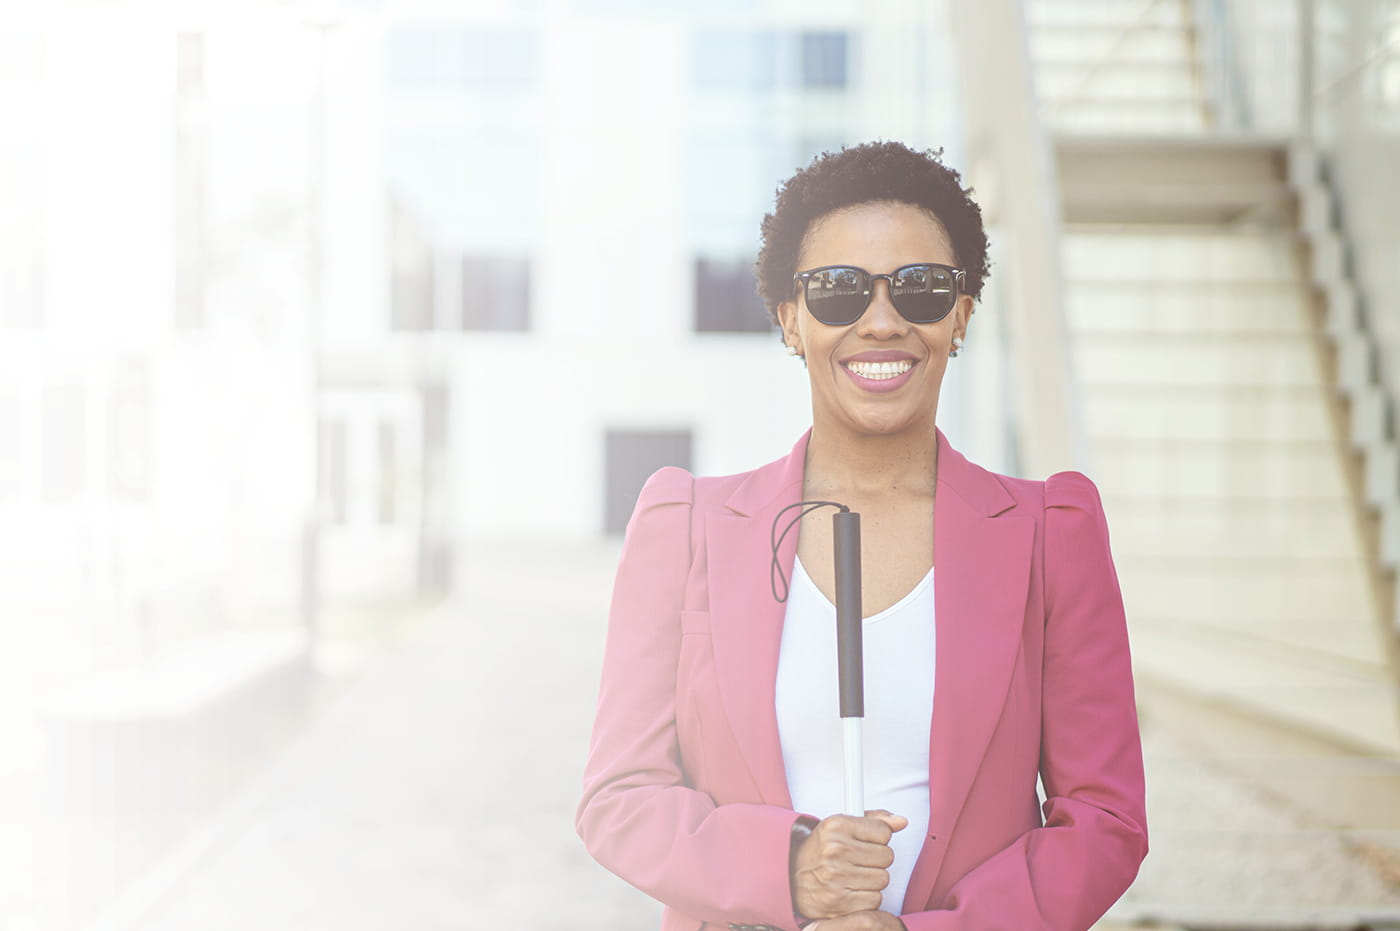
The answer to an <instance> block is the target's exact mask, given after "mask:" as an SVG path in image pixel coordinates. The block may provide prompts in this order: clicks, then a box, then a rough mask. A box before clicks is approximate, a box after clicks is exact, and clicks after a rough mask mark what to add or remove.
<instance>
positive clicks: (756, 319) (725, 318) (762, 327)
mask: <svg viewBox="0 0 1400 931" xmlns="http://www.w3.org/2000/svg"><path fill="white" fill-rule="evenodd" d="M756 284H757V282H756V281H755V280H754V274H753V263H752V262H750V261H735V260H732V259H696V260H695V329H696V331H697V332H700V333H767V332H769V331H770V330H772V329H773V324H772V323H771V322H769V320H768V311H767V309H766V308H765V307H764V306H763V302H762V301H761V300H759V298H758V293H757V292H756V291H755V290H754V288H755V287H756Z"/></svg>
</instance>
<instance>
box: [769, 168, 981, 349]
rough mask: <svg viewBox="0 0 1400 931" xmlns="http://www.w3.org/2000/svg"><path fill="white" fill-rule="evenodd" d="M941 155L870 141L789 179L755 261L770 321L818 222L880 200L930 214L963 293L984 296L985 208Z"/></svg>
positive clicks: (775, 318)
mask: <svg viewBox="0 0 1400 931" xmlns="http://www.w3.org/2000/svg"><path fill="white" fill-rule="evenodd" d="M942 157H943V150H942V149H928V150H925V151H922V152H920V151H916V150H914V149H911V148H909V147H908V146H906V145H904V144H903V143H899V142H867V143H863V144H862V145H857V146H847V147H844V148H842V149H841V150H840V151H838V152H823V153H822V154H821V155H818V156H816V157H815V158H813V159H812V162H811V164H809V165H808V166H807V167H806V168H803V169H801V170H799V171H798V172H797V174H795V175H793V176H792V177H791V178H789V179H788V180H787V181H786V182H784V183H783V185H782V187H780V188H778V193H777V202H776V204H775V205H774V207H773V212H772V213H769V214H766V215H765V216H764V217H763V244H762V246H761V248H760V249H759V252H758V261H757V262H756V263H755V264H754V272H755V274H757V276H758V296H759V297H761V298H762V299H763V304H764V306H765V307H767V308H768V316H769V318H771V319H772V321H773V322H774V323H775V324H776V323H777V322H778V305H779V304H781V303H782V302H783V301H786V300H788V299H789V298H790V297H791V296H792V291H793V284H792V276H793V275H794V274H796V273H797V256H798V253H800V252H801V251H802V243H803V240H804V239H805V238H806V236H807V234H808V232H809V231H810V230H811V228H812V224H813V223H814V222H816V221H817V220H819V219H821V218H822V217H824V216H826V215H827V214H829V213H831V212H832V211H833V210H839V209H841V208H842V207H851V206H855V205H856V204H866V203H871V202H874V201H898V202H901V203H906V204H912V205H914V206H916V207H923V208H924V209H926V210H928V211H929V212H931V213H932V214H933V216H934V217H935V218H936V219H937V220H938V222H939V223H941V224H942V225H943V229H944V230H945V231H946V232H947V234H948V239H949V240H950V242H951V243H952V246H953V256H954V261H955V262H957V263H958V264H959V265H960V266H961V267H962V268H964V269H966V271H967V279H966V284H965V287H964V291H965V292H966V293H967V294H970V295H972V297H973V298H977V297H980V296H981V294H982V283H983V282H984V281H986V279H987V274H988V265H987V232H986V230H985V229H983V227H982V209H981V208H980V207H978V206H977V204H976V203H974V202H973V200H972V198H971V196H970V195H971V193H972V189H971V188H963V186H962V178H961V176H960V175H959V174H958V173H957V172H956V171H954V170H953V169H951V168H949V167H948V166H946V165H944V164H943V162H942V161H941V159H942Z"/></svg>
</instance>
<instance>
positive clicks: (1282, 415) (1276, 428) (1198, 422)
mask: <svg viewBox="0 0 1400 931" xmlns="http://www.w3.org/2000/svg"><path fill="white" fill-rule="evenodd" d="M1084 409H1085V424H1086V427H1087V429H1088V431H1089V435H1090V436H1091V438H1093V439H1094V440H1095V441H1096V442H1098V441H1104V442H1115V441H1117V442H1123V441H1139V442H1168V443H1179V442H1183V441H1185V442H1192V441H1202V440H1211V441H1221V440H1246V441H1249V440H1266V441H1288V440H1292V441H1311V442H1317V443H1327V442H1331V440H1332V436H1333V433H1332V431H1333V426H1332V418H1331V414H1330V412H1329V410H1328V407H1327V405H1326V404H1325V403H1323V402H1322V401H1321V399H1319V400H1317V401H1314V402H1313V403H1301V404H1300V403H1299V402H1297V401H1294V400H1288V399H1281V400H1275V401H1272V402H1271V401H1267V400H1266V401H1256V400H1250V399H1244V400H1232V401H1230V402H1229V403H1221V402H1218V401H1204V402H1203V401H1201V400H1199V399H1180V398H1177V397H1174V396H1171V395H1166V396H1162V395H1161V393H1160V392H1159V393H1158V397H1157V398H1155V399H1154V400H1152V401H1149V402H1144V401H1142V400H1141V399H1136V398H1123V397H1120V396H1118V395H1116V394H1112V393H1099V392H1094V393H1092V394H1090V395H1089V396H1087V397H1085V398H1084Z"/></svg>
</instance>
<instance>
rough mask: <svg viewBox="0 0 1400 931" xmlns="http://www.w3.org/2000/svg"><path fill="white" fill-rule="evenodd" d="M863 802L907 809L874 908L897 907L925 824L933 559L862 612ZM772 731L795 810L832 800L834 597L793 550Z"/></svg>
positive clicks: (835, 757) (818, 811) (835, 792)
mask: <svg viewBox="0 0 1400 931" xmlns="http://www.w3.org/2000/svg"><path fill="white" fill-rule="evenodd" d="M863 626H864V633H865V642H864V644H863V647H862V650H863V652H864V660H865V662H864V666H865V723H864V724H863V725H862V727H863V729H864V744H865V746H864V750H865V807H866V808H867V809H872V808H884V809H887V810H889V811H892V812H894V813H895V814H897V815H903V816H904V817H906V818H908V819H909V826H908V827H906V828H905V829H904V830H902V831H898V832H896V833H895V835H894V836H893V837H892V838H891V839H890V847H891V849H892V850H893V851H894V863H893V864H892V865H891V866H890V884H889V885H888V886H887V887H885V891H884V896H883V899H882V901H881V903H880V908H882V909H883V910H884V911H887V912H890V913H892V914H895V915H897V914H899V912H900V908H901V906H902V904H903V902H904V892H905V889H906V888H908V886H909V874H910V873H911V872H913V870H914V861H915V860H916V859H917V858H918V856H919V850H920V848H921V847H922V846H923V841H924V837H925V836H927V834H928V817H929V809H928V744H929V727H930V724H931V723H932V722H931V718H932V715H933V661H934V615H933V569H929V571H928V574H927V575H925V576H924V577H923V579H922V580H921V581H920V582H919V584H918V585H916V586H914V589H913V591H911V592H909V594H907V595H905V596H904V597H903V598H901V599H900V600H899V601H898V602H896V603H895V604H893V605H891V606H890V607H888V608H886V609H885V610H883V611H881V612H879V613H878V614H872V615H871V616H870V617H867V618H865V622H864V625H863ZM776 700H777V716H778V736H779V738H780V740H781V743H782V750H783V765H784V766H785V767H786V768H787V780H788V791H789V793H790V794H791V795H792V805H793V808H794V809H795V810H797V811H801V812H807V813H809V814H812V815H815V816H816V817H818V818H825V817H826V816H828V815H834V814H837V813H839V812H840V811H841V810H842V807H843V803H844V798H845V789H844V775H843V774H844V764H843V762H842V760H843V755H842V744H841V739H842V738H841V717H840V699H839V696H838V693H837V676H836V607H835V605H833V604H832V603H831V602H830V601H829V600H828V599H827V597H826V596H825V595H823V594H822V592H821V589H819V588H817V585H816V583H815V582H813V581H812V579H811V577H810V576H809V575H807V572H806V570H805V569H803V568H802V561H801V560H800V559H799V560H794V563H793V579H792V587H791V591H790V593H789V595H788V600H787V613H786V615H785V619H784V621H783V639H782V647H781V651H780V652H779V654H778V681H777V696H776Z"/></svg>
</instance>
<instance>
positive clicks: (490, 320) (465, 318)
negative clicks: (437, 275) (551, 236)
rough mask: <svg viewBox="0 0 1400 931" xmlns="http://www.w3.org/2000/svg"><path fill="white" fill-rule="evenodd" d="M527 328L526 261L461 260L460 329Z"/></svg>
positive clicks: (508, 259) (528, 276)
mask: <svg viewBox="0 0 1400 931" xmlns="http://www.w3.org/2000/svg"><path fill="white" fill-rule="evenodd" d="M529 328H530V260H529V259H525V258H501V257H494V256H492V257H486V256H471V255H468V256H463V257H462V329H464V330H528V329H529Z"/></svg>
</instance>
